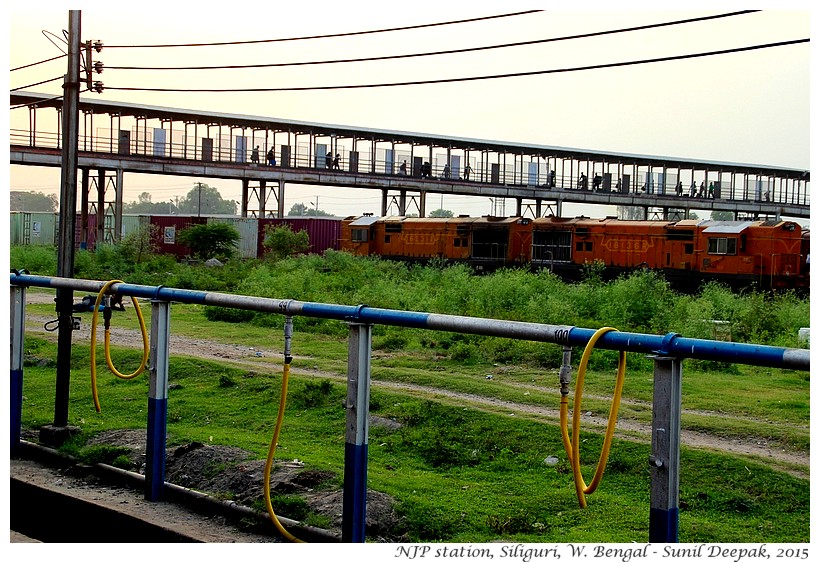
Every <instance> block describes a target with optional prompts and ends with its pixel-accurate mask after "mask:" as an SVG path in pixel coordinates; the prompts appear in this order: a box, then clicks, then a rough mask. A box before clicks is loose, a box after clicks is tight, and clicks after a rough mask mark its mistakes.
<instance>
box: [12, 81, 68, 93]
mask: <svg viewBox="0 0 820 563" xmlns="http://www.w3.org/2000/svg"><path fill="white" fill-rule="evenodd" d="M63 78H64V77H63V76H57V77H54V78H49V79H48V80H42V81H40V82H35V83H33V84H28V85H26V86H20V87H18V88H12V89H11V91H12V92H16V91H18V90H25V89H26V88H31V87H32V86H39V85H41V84H48V83H49V82H55V81H57V80H62V79H63ZM57 97H58V98H62V96H57Z"/></svg>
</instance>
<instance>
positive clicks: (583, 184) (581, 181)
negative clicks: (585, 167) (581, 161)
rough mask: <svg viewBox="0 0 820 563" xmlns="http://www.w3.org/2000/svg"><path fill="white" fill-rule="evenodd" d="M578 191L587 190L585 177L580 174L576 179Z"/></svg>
mask: <svg viewBox="0 0 820 563" xmlns="http://www.w3.org/2000/svg"><path fill="white" fill-rule="evenodd" d="M578 189H579V190H585V189H587V175H586V174H584V173H583V172H581V175H580V176H579V177H578Z"/></svg>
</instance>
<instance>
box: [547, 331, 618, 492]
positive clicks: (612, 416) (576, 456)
mask: <svg viewBox="0 0 820 563" xmlns="http://www.w3.org/2000/svg"><path fill="white" fill-rule="evenodd" d="M613 330H616V329H614V328H612V327H603V328H599V329H598V330H597V331H595V333H594V334H593V335H592V337H591V338H590V339H589V342H587V345H586V347H585V348H584V353H583V355H582V356H581V362H580V364H579V365H578V375H577V378H576V381H575V395H574V402H573V406H572V439H571V440H570V437H569V432H568V430H567V418H568V413H567V410H568V408H569V407H568V402H567V396H566V395H561V407H560V415H559V420H560V422H559V424H560V426H561V440H562V442H563V443H564V451H565V452H566V454H567V459H568V460H569V462H570V465H571V466H572V476H573V479H574V481H575V494H576V496H577V498H578V504H579V505H580V506H581V508H585V507H586V505H587V501H586V495H589V494H592V493H593V492H595V490H596V489H597V488H598V485H599V484H600V482H601V479H602V478H603V475H604V469H605V468H606V462H607V459H608V457H609V450H610V448H611V447H612V438H613V436H614V435H615V424H616V422H617V420H618V409H619V408H620V405H621V393H622V391H623V386H624V378H625V375H626V352H625V351H624V350H620V351H619V354H618V373H617V375H616V379H615V390H614V392H613V394H612V404H611V406H610V409H609V418H608V419H607V425H606V434H605V435H604V443H603V446H602V447H601V455H600V457H599V458H598V465H597V467H596V468H595V474H594V476H593V478H592V481H591V482H590V484H589V485H587V484H586V482H584V478H583V476H582V475H581V454H580V447H581V398H582V394H583V390H584V378H585V376H586V371H587V363H588V362H589V357H590V355H591V354H592V350H593V349H594V348H595V343H596V342H597V341H598V339H599V338H600V337H601V336H602V335H604V334H605V333H607V332H610V331H613Z"/></svg>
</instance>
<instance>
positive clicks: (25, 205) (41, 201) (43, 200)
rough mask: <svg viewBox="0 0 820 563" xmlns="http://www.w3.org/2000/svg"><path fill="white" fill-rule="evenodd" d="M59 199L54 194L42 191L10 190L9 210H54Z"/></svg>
mask: <svg viewBox="0 0 820 563" xmlns="http://www.w3.org/2000/svg"><path fill="white" fill-rule="evenodd" d="M58 204H59V201H58V200H57V196H56V195H54V194H50V195H46V194H44V193H43V192H17V191H14V192H11V193H10V194H9V211H34V212H37V211H46V212H52V213H53V212H55V211H57V206H58Z"/></svg>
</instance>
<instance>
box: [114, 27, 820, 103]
mask: <svg viewBox="0 0 820 563" xmlns="http://www.w3.org/2000/svg"><path fill="white" fill-rule="evenodd" d="M807 42H809V39H795V40H791V41H780V42H777V43H767V44H764V45H752V46H750V47H738V48H734V49H723V50H720V51H709V52H705V53H692V54H688V55H673V56H670V57H657V58H652V59H641V60H636V61H627V62H620V63H606V64H598V65H586V66H580V67H573V68H562V69H553V70H534V71H528V72H513V73H507V74H493V75H485V76H468V77H462V78H442V79H437V80H419V81H406V82H384V83H379V84H348V85H341V86H292V87H284V88H137V87H116V86H106V90H128V91H140V92H190V93H194V92H204V93H212V92H297V91H299V92H301V91H307V90H346V89H356V88H386V87H389V86H418V85H423V84H445V83H450V82H469V81H476V80H493V79H499V78H516V77H522V76H535V75H539V74H559V73H564V72H578V71H583V70H600V69H605V68H617V67H624V66H635V65H641V64H649V63H659V62H669V61H678V60H685V59H694V58H701V57H711V56H715V55H728V54H732V53H742V52H745V51H754V50H759V49H770V48H773V47H784V46H788V45H796V44H799V43H807Z"/></svg>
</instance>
